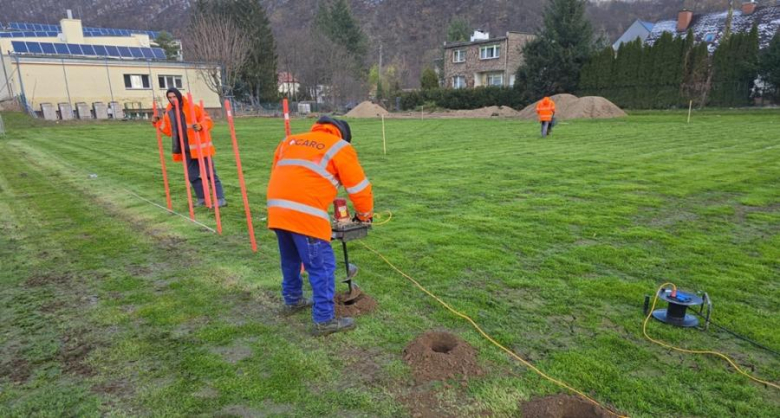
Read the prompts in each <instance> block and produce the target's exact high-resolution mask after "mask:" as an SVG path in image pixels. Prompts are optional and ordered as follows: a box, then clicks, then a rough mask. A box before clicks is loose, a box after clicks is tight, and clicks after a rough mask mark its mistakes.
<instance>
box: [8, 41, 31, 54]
mask: <svg viewBox="0 0 780 418" xmlns="http://www.w3.org/2000/svg"><path fill="white" fill-rule="evenodd" d="M11 46H12V47H13V48H14V52H21V53H25V52H27V45H25V43H24V42H22V41H11Z"/></svg>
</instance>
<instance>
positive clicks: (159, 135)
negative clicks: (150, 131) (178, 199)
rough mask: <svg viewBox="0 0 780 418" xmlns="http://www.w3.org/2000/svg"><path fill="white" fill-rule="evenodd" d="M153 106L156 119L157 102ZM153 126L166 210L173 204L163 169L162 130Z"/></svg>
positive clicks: (171, 208)
mask: <svg viewBox="0 0 780 418" xmlns="http://www.w3.org/2000/svg"><path fill="white" fill-rule="evenodd" d="M153 106H154V118H155V119H157V117H158V116H160V115H159V113H158V112H157V102H154V103H153ZM154 128H155V130H156V131H157V149H158V150H159V151H160V167H162V176H163V185H164V186H165V202H166V203H167V204H168V210H173V205H172V204H171V189H170V188H168V170H166V169H165V155H164V153H163V144H162V132H160V127H159V126H158V125H155V126H154Z"/></svg>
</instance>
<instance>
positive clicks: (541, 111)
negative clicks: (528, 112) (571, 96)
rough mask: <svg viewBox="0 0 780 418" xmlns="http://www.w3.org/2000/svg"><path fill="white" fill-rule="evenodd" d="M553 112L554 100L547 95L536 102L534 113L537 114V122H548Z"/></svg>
mask: <svg viewBox="0 0 780 418" xmlns="http://www.w3.org/2000/svg"><path fill="white" fill-rule="evenodd" d="M554 113H555V102H554V101H552V99H550V98H549V97H545V98H544V99H542V100H539V102H538V103H536V114H537V115H538V116H539V122H549V121H551V120H552V118H553V114H554Z"/></svg>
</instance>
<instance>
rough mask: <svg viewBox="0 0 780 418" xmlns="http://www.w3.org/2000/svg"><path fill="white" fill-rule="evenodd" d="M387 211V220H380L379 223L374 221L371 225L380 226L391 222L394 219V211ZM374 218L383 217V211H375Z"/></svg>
mask: <svg viewBox="0 0 780 418" xmlns="http://www.w3.org/2000/svg"><path fill="white" fill-rule="evenodd" d="M385 212H387V219H386V220H384V221H382V222H379V223H376V222H374V223H372V224H371V225H373V226H379V225H384V224H386V223H388V222H390V220H391V219H393V212H390V211H389V210H386V211H385ZM374 218H376V219H382V214H381V213H375V214H374Z"/></svg>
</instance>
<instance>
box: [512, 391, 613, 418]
mask: <svg viewBox="0 0 780 418" xmlns="http://www.w3.org/2000/svg"><path fill="white" fill-rule="evenodd" d="M521 410H522V416H523V417H525V418H607V417H611V416H613V414H611V413H610V412H609V411H607V410H606V409H604V408H601V407H600V406H598V405H594V404H592V403H591V402H589V401H588V400H586V399H583V398H580V397H579V396H572V395H551V396H544V397H541V398H534V399H531V400H529V401H527V402H524V403H523V404H522V405H521Z"/></svg>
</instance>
